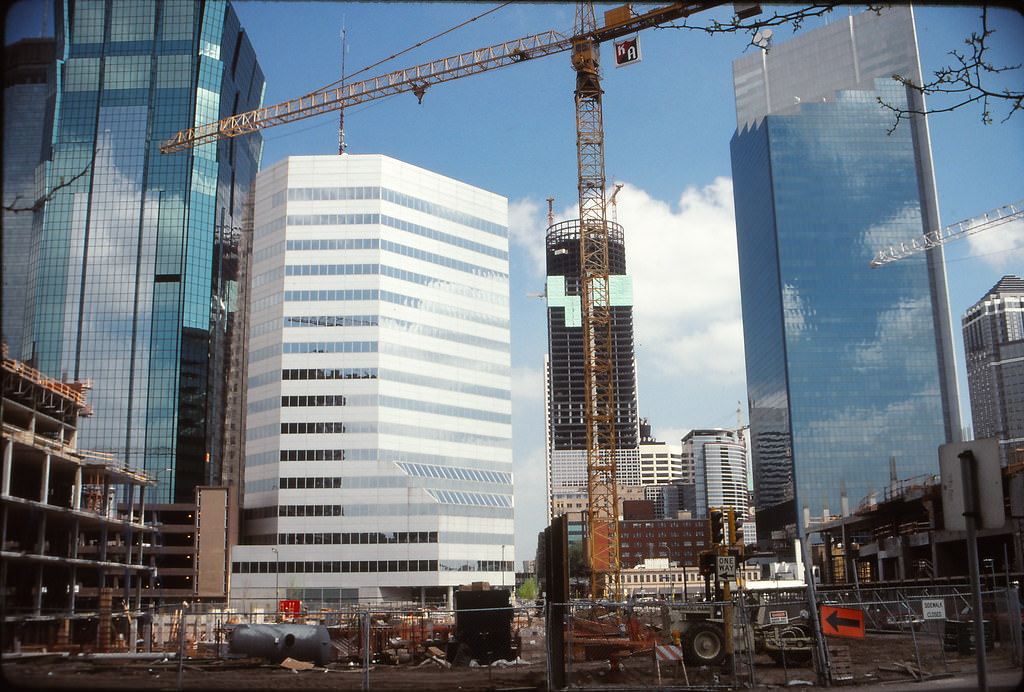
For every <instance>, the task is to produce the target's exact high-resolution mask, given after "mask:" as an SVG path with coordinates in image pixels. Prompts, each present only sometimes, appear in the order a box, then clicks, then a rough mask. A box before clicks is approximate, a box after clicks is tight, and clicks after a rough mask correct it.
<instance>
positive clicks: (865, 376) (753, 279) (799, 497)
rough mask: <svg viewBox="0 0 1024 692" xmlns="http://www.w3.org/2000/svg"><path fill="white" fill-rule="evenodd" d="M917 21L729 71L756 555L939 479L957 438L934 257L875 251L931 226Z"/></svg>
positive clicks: (949, 351)
mask: <svg viewBox="0 0 1024 692" xmlns="http://www.w3.org/2000/svg"><path fill="white" fill-rule="evenodd" d="M920 73H921V70H920V65H919V59H918V55H917V40H916V36H915V30H914V19H913V13H912V10H911V8H910V7H909V6H894V7H891V8H887V9H884V10H882V11H881V12H880V13H878V14H875V13H874V12H865V13H862V14H858V15H854V16H850V17H846V18H843V19H841V20H839V21H836V22H834V23H832V24H829V25H827V26H824V27H822V28H819V29H815V30H813V31H808V32H806V33H804V34H801V35H799V36H797V37H796V38H793V39H791V40H789V41H786V42H783V43H776V44H774V45H773V46H771V50H770V51H769V50H761V51H758V52H755V53H753V54H751V55H747V56H744V57H742V58H739V59H738V60H736V61H734V63H733V75H734V86H735V95H736V120H737V132H736V133H735V134H734V136H733V138H732V143H731V149H732V170H733V189H734V196H735V208H736V230H737V239H738V250H739V265H740V283H741V295H742V308H743V331H744V342H745V351H746V371H747V392H748V405H749V420H750V435H751V448H752V454H753V469H754V475H755V496H756V504H757V524H758V539H759V542H764V543H766V542H767V541H768V540H769V539H770V537H771V534H772V532H773V531H781V530H786V529H787V528H788V529H789V531H790V532H791V533H792V532H793V530H794V528H795V527H796V526H797V518H798V516H801V515H802V513H803V510H804V509H805V508H807V509H809V510H810V513H811V514H812V515H813V514H818V513H820V511H821V508H822V507H825V506H828V507H839V506H841V502H840V497H839V493H840V488H841V487H845V488H846V490H847V492H848V493H849V496H850V498H851V499H852V500H854V501H857V500H859V499H860V498H862V497H865V496H867V495H868V494H870V493H871V492H872V491H879V490H881V489H883V488H884V487H885V486H887V485H888V483H889V468H890V463H889V460H890V458H895V465H896V472H897V474H898V476H899V477H900V478H910V477H913V476H916V475H920V474H932V473H936V472H937V471H938V459H937V452H936V450H937V448H938V446H939V445H941V444H943V443H945V442H948V441H954V440H956V439H959V436H960V420H959V406H958V393H957V383H956V372H955V367H954V351H953V338H952V323H951V321H950V315H949V299H948V296H947V292H946V277H945V270H944V266H943V256H942V248H941V247H939V248H935V249H933V250H931V251H929V252H928V253H926V254H921V255H917V256H915V257H910V258H906V259H903V260H901V261H900V262H897V263H894V264H892V265H891V266H887V267H885V268H883V269H874V268H871V267H870V266H869V262H870V260H871V258H872V256H873V253H874V252H875V251H876V249H877V248H880V247H885V246H888V245H890V244H893V243H897V242H899V241H901V240H904V239H906V238H908V237H912V236H914V235H920V234H922V233H924V232H926V231H929V230H931V229H934V228H939V227H941V224H940V223H939V216H938V205H937V200H936V193H935V183H934V174H933V171H932V156H931V149H930V144H929V137H928V128H927V124H926V121H925V120H924V118H923V117H919V116H916V115H913V116H909V117H908V119H906V120H904V121H903V122H901V123H900V125H899V127H897V128H896V129H895V131H893V132H892V133H891V134H890V132H889V131H890V130H891V129H892V128H893V125H894V122H895V115H894V114H893V112H892V111H891V110H888V109H886V108H884V107H882V106H881V105H880V104H879V103H878V99H881V100H882V101H883V102H885V103H887V104H890V105H892V106H893V107H896V108H903V109H907V110H913V111H917V110H921V109H923V100H922V98H921V96H920V95H919V94H917V93H915V92H912V91H910V90H908V89H906V88H905V87H903V86H902V85H900V84H899V83H898V82H896V81H895V80H893V79H892V75H893V74H900V75H902V76H904V77H906V78H909V79H911V80H914V81H918V82H920Z"/></svg>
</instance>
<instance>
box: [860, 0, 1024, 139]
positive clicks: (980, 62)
mask: <svg viewBox="0 0 1024 692" xmlns="http://www.w3.org/2000/svg"><path fill="white" fill-rule="evenodd" d="M994 33H996V30H995V29H990V28H989V26H988V8H987V7H982V8H981V33H980V34H978V33H976V32H972V33H971V36H970V38H967V39H964V43H965V44H967V46H968V47H969V51H965V52H963V53H961V52H960V51H956V50H953V51H950V52H949V55H950V56H952V58H953V63H954V64H953V65H947V66H946V67H943V68H941V69H939V70H936V71H935V72H934V73H933V75H934V79H932V80H931V81H929V82H926V83H923V84H915V83H914V82H913V80H910V79H907V78H906V77H902V76H900V75H898V74H894V75H893V76H892V78H893V79H895V80H896V81H897V82H899V83H900V84H902V85H903V86H905V87H907V88H908V89H912V90H913V91H916V92H918V93H919V94H922V95H925V96H934V95H938V94H946V95H953V96H956V97H957V98H958V99H959V100H958V101H957V102H956V103H954V104H952V105H949V106H945V107H942V108H925V109H911V108H900V107H897V106H893V105H892V104H889V103H886V102H885V101H883V100H882V99H881V98H878V103H879V104H881V105H882V106H883V107H884V108H887V109H889V110H891V111H892V112H893V113H895V114H896V121H895V122H894V123H893V126H892V127H891V128H889V134H892V133H893V132H894V131H895V130H896V128H897V127H899V124H900V121H902V120H906V119H907V118H909V117H910V116H911V115H929V114H931V113H948V112H950V111H954V110H957V109H958V108H962V107H964V106H967V105H970V104H972V103H978V102H980V103H981V106H982V112H981V121H982V122H983V123H985V124H986V125H989V124H991V123H992V111H991V105H992V104H995V103H999V104H1003V105H1006V107H1007V108H1008V110H1007V113H1006V117H1005V118H1003V119H1002V120H1001V121H1000V122H1004V123H1005V122H1006V121H1007V120H1009V119H1010V118H1011V117H1013V115H1014V113H1016V112H1017V111H1019V110H1022V109H1024V92H1022V91H1020V90H1011V89H1002V90H999V91H996V90H993V89H991V88H989V87H986V86H985V83H986V81H987V80H991V79H992V78H993V77H995V76H996V75H999V74H1002V73H1005V72H1012V71H1014V70H1019V69H1021V64H1020V63H1017V64H1016V65H999V66H997V65H993V64H992V63H990V62H989V61H988V58H987V56H986V53H987V52H988V50H989V43H988V41H989V39H990V38H991V36H992V35H993V34H994ZM968 52H969V53H970V55H967V53H968Z"/></svg>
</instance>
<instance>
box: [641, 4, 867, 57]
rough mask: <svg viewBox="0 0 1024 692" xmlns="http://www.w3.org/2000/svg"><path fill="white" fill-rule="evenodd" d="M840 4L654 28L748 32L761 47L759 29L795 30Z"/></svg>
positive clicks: (717, 32)
mask: <svg viewBox="0 0 1024 692" xmlns="http://www.w3.org/2000/svg"><path fill="white" fill-rule="evenodd" d="M840 4H841V3H825V4H816V5H808V6H807V7H802V8H799V9H795V10H791V11H788V12H780V11H778V10H776V11H774V12H773V13H772V14H771V16H764V15H756V16H755V17H753V18H750V21H746V20H744V19H741V18H740V17H738V16H736V15H733V17H732V19H731V20H729V21H728V22H719V21H718V20H711V21H710V22H709V23H708V24H690V23H689V19H684V20H683V21H682V22H681V23H678V24H667V25H665V26H661V27H655V28H656V29H688V30H691V31H702V32H704V33H706V34H711V35H714V34H738V33H747V34H750V37H751V38H750V41H749V43H748V44H747V45H749V46H754V47H755V48H762V47H764V45H763V44H762V43H760V42H758V43H755V35H756V34H757V32H758V31H760V30H761V29H767V28H769V27H773V26H784V25H788V26H791V27H792V28H793V30H794V31H796V30H798V29H800V27H801V26H802V25H803V23H804V20H806V19H811V18H814V17H822V16H824V15H827V14H828V13H830V12H831V11H832V10H833V9H835V8H836V7H837V6H838V5H840ZM868 9H869V10H872V11H874V12H877V11H879V8H878V7H877V6H868Z"/></svg>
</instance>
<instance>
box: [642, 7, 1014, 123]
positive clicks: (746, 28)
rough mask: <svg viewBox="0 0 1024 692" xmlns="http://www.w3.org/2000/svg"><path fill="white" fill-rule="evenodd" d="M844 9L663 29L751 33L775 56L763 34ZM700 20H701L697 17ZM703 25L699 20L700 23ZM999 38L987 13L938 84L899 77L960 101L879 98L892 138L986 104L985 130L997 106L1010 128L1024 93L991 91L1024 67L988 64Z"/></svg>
mask: <svg viewBox="0 0 1024 692" xmlns="http://www.w3.org/2000/svg"><path fill="white" fill-rule="evenodd" d="M843 4H844V3H822V4H814V5H808V6H806V7H803V8H798V9H794V10H789V11H779V10H774V11H773V12H772V14H771V15H767V14H760V15H756V16H754V17H749V18H747V19H741V18H740V17H737V16H735V15H734V16H733V17H732V19H731V20H729V21H727V22H719V21H717V20H711V21H710V22H708V23H707V24H700V23H693V24H691V23H690V18H687V19H685V20H683V21H682V22H679V23H675V24H669V25H666V26H664V27H659V28H662V29H687V30H690V31H701V32H704V33H706V34H711V35H714V34H725V33H747V34H749V35H750V40H749V42H748V44H747V45H748V46H754V47H757V48H763V49H764V50H770V48H769V46H767V45H765V42H764V40H763V39H762V38H761V37H759V36H758V35H757V33H758V32H759V31H761V30H762V29H766V28H769V27H773V26H789V27H791V28H792V29H793V30H794V31H796V30H799V29H800V27H801V26H802V25H803V23H804V21H805V20H807V19H810V18H814V17H822V16H825V15H827V14H829V13H830V12H831V11H832V10H833V9H834V8H835V7H837V6H840V5H843ZM882 7H883V6H882V5H877V4H876V5H868V6H867V9H868V11H871V12H875V13H876V14H877V13H879V12H881V10H882ZM695 16H696V15H695ZM696 21H699V20H696ZM994 33H996V31H995V29H992V28H990V27H989V24H988V8H987V7H985V6H982V7H981V32H980V33H972V34H971V36H970V38H967V39H964V43H965V44H966V45H967V46H968V47H969V49H968V50H966V51H962V52H961V51H956V50H954V51H950V53H949V55H950V56H952V61H951V62H952V64H951V65H948V66H946V67H943V68H941V69H939V70H937V71H936V72H935V73H934V78H933V79H932V80H931V81H929V82H926V83H923V84H916V83H914V82H913V80H910V79H907V78H906V77H903V76H901V75H893V76H892V77H893V79H895V80H896V81H898V82H899V83H900V84H902V85H904V86H905V87H907V88H909V89H912V90H914V91H916V92H918V93H920V94H922V95H926V96H938V95H949V96H954V97H956V98H957V99H958V100H957V101H956V102H955V103H953V104H952V105H949V106H943V107H937V108H927V109H923V110H914V109H909V108H904V107H898V106H894V105H892V104H889V103H886V102H885V101H883V100H882V99H881V98H878V99H877V100H878V103H879V104H880V105H881V106H882V107H884V108H887V109H889V110H890V111H892V112H893V113H894V114H895V116H896V120H895V123H894V124H893V126H892V128H891V129H889V133H890V134H892V132H894V131H895V130H896V128H897V127H898V126H899V124H900V121H902V120H906V119H907V118H909V117H910V116H911V115H926V114H931V113H948V112H950V111H955V110H958V109H960V108H963V107H965V106H969V105H970V104H972V103H981V105H982V114H981V120H982V122H983V123H985V124H990V123H991V122H992V106H994V105H996V104H1001V105H1005V106H1006V108H1007V109H1008V110H1007V113H1006V117H1004V118H1003V119H1002V120H1001V121H1000V122H1006V121H1007V120H1009V119H1010V118H1011V117H1013V115H1014V114H1016V113H1017V111H1020V110H1024V91H1021V90H1020V89H1010V88H1006V89H995V88H992V87H991V81H992V79H994V78H997V77H998V76H999V75H1001V74H1004V73H1007V72H1012V71H1014V70H1019V69H1021V64H1016V65H994V64H992V63H991V62H990V61H989V60H988V53H989V52H990V50H989V49H990V39H991V37H992V35H993V34H994Z"/></svg>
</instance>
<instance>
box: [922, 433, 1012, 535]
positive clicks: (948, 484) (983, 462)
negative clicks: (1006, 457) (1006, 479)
mask: <svg viewBox="0 0 1024 692" xmlns="http://www.w3.org/2000/svg"><path fill="white" fill-rule="evenodd" d="M968 449H969V450H971V452H973V454H974V458H975V460H976V461H977V468H976V469H975V477H974V489H975V494H976V497H977V500H976V506H975V507H974V509H975V513H976V514H975V515H976V516H977V518H978V519H977V521H978V523H977V528H979V529H1000V528H1002V527H1003V525H1004V524H1005V523H1006V514H1005V512H1004V510H1003V475H1002V469H1001V467H1000V465H999V442H998V440H996V438H993V437H989V438H985V439H983V440H969V441H967V442H950V443H949V444H944V445H941V446H940V447H939V472H940V473H941V478H942V517H943V520H944V522H945V524H944V528H945V529H946V530H947V531H966V530H967V519H966V517H965V516H964V507H965V502H964V495H963V490H964V488H963V462H962V461H961V460H960V456H959V455H960V454H961V453H962V452H964V451H965V450H968Z"/></svg>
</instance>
